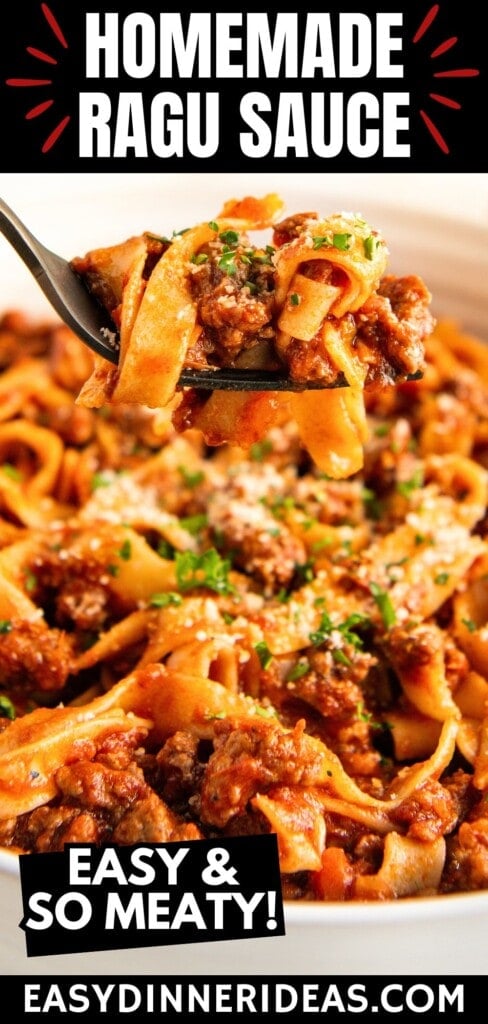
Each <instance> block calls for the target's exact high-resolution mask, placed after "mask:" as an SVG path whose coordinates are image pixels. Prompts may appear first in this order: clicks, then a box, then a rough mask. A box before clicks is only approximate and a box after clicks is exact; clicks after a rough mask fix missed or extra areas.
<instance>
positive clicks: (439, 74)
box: [413, 4, 479, 156]
mask: <svg viewBox="0 0 488 1024" xmlns="http://www.w3.org/2000/svg"><path fill="white" fill-rule="evenodd" d="M439 11H440V4H433V6H432V7H431V8H430V9H429V10H428V11H427V14H426V15H425V18H424V19H423V21H422V22H421V23H420V25H419V27H418V29H417V31H416V33H415V35H414V37H413V42H414V43H418V42H419V40H420V39H422V38H423V36H425V33H426V32H427V31H428V30H429V28H430V26H431V25H432V24H433V22H434V21H435V19H436V18H437V15H438V13H439ZM457 42H458V37H457V36H450V38H449V39H445V40H444V42H442V43H439V45H438V46H436V47H435V49H434V50H433V51H432V53H431V55H430V57H431V60H436V59H437V58H438V57H442V56H443V55H444V54H445V53H448V51H449V50H452V48H453V46H455V45H456V43H457ZM478 75H479V70H478V68H450V69H447V70H445V71H434V72H433V78H477V76H478ZM429 99H431V100H434V103H440V104H441V105H442V106H444V107H449V108H450V109H451V110H461V104H460V103H458V102H457V100H454V99H452V98H451V97H450V96H444V95H443V94H442V93H437V92H430V93H429ZM419 113H420V116H421V118H422V121H423V123H424V124H425V127H426V128H427V130H428V131H429V132H430V134H431V136H432V138H433V140H434V142H435V143H436V145H437V146H438V147H439V149H440V150H441V151H442V152H443V153H444V154H445V155H446V156H447V155H448V153H449V146H448V145H447V142H446V140H445V138H444V136H443V135H442V134H441V132H440V131H439V129H438V127H437V125H436V124H435V123H434V121H433V120H432V118H431V117H429V115H428V114H427V112H426V111H425V110H422V109H420V110H419Z"/></svg>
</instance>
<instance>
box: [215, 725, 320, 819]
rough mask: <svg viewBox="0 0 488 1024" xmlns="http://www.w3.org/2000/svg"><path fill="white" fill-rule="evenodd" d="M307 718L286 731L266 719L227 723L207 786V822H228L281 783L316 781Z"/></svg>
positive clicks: (218, 743) (218, 745)
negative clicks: (307, 738)
mask: <svg viewBox="0 0 488 1024" xmlns="http://www.w3.org/2000/svg"><path fill="white" fill-rule="evenodd" d="M303 725H304V722H301V723H300V722H299V723H297V725H296V726H295V728H294V729H293V730H292V731H290V732H285V731H283V730H282V729H281V728H277V727H276V725H274V724H272V723H270V722H267V721H265V720H262V721H259V722H258V721H256V722H255V723H252V724H248V725H240V726H237V727H235V728H234V729H232V725H231V723H230V722H228V721H227V722H222V726H221V730H220V734H219V736H218V739H217V745H216V749H215V752H214V753H213V754H212V756H211V757H210V759H209V761H208V764H207V767H206V769H205V774H204V777H203V783H202V789H201V816H202V820H203V821H204V822H208V823H209V824H212V825H217V826H219V827H224V826H225V825H226V824H227V822H228V821H229V820H230V819H231V818H233V817H235V815H237V814H242V813H243V812H244V810H245V808H246V806H247V804H248V802H249V800H250V799H251V798H252V797H253V796H254V795H255V794H256V793H257V792H258V791H259V792H263V791H266V790H267V789H269V788H270V787H271V786H273V785H275V784H277V783H279V784H281V785H285V786H293V785H302V786H303V785H307V783H308V780H309V779H310V780H311V781H310V783H309V784H312V780H313V778H314V768H315V762H316V757H315V752H314V750H313V748H311V746H310V745H309V744H308V743H307V742H306V741H305V740H304V731H303Z"/></svg>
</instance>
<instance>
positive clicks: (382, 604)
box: [369, 582, 396, 629]
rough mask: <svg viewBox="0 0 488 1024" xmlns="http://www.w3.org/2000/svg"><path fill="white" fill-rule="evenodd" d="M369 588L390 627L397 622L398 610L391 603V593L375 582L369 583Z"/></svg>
mask: <svg viewBox="0 0 488 1024" xmlns="http://www.w3.org/2000/svg"><path fill="white" fill-rule="evenodd" d="M369 590H370V593H371V595H372V597H373V598H374V600H375V603H376V606H377V608H378V610H379V612H380V615H381V618H382V619H383V624H384V625H385V626H386V628H387V629H390V627H391V626H394V625H395V622H396V612H395V609H394V607H393V605H392V603H391V598H390V595H389V594H388V592H387V591H386V590H382V588H381V587H380V586H379V585H378V584H377V583H374V582H371V583H370V584H369Z"/></svg>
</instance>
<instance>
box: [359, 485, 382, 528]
mask: <svg viewBox="0 0 488 1024" xmlns="http://www.w3.org/2000/svg"><path fill="white" fill-rule="evenodd" d="M361 497H362V499H363V504H364V507H365V510H366V515H367V516H369V518H370V519H375V520H378V519H381V515H382V512H383V505H382V503H381V501H380V499H379V498H378V496H377V495H376V494H375V492H374V491H372V490H371V488H370V487H363V489H362V491H361Z"/></svg>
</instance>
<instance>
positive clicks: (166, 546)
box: [157, 538, 175, 560]
mask: <svg viewBox="0 0 488 1024" xmlns="http://www.w3.org/2000/svg"><path fill="white" fill-rule="evenodd" d="M157 553H158V555H159V557H160V558H168V559H169V560H171V559H172V558H174V554H175V549H174V547H173V545H172V544H170V543H169V541H167V540H164V538H163V539H162V540H160V541H159V543H158V547H157Z"/></svg>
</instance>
